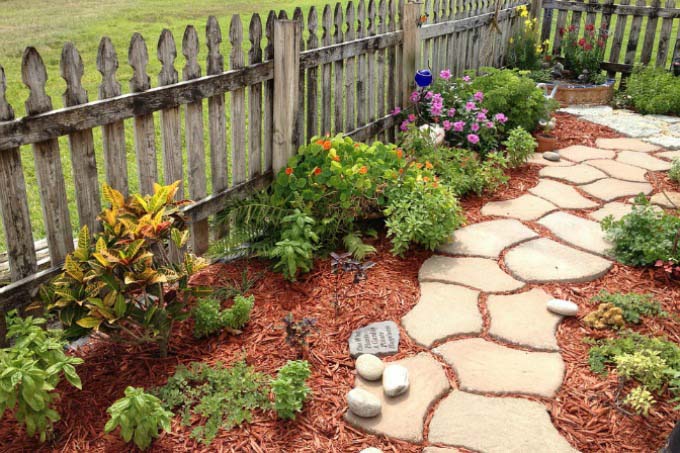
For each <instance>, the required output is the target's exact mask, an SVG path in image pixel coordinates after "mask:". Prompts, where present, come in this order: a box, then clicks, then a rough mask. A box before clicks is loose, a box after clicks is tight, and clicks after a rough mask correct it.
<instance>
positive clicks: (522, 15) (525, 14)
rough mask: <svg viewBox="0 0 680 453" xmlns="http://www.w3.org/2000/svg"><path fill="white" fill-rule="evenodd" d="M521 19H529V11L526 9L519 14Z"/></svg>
mask: <svg viewBox="0 0 680 453" xmlns="http://www.w3.org/2000/svg"><path fill="white" fill-rule="evenodd" d="M519 17H529V11H527V10H526V9H525V10H523V11H521V12H520V13H519Z"/></svg>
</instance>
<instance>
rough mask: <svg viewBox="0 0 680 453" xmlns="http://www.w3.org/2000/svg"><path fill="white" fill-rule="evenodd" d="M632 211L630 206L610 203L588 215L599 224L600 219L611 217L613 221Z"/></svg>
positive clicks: (616, 202) (615, 202) (618, 202)
mask: <svg viewBox="0 0 680 453" xmlns="http://www.w3.org/2000/svg"><path fill="white" fill-rule="evenodd" d="M632 210H633V205H632V204H627V203H621V202H620V201H612V202H610V203H607V204H606V205H604V206H602V207H601V208H600V209H598V210H597V211H594V212H591V213H590V214H588V215H589V216H590V217H592V218H593V219H595V220H597V221H598V222H601V221H602V219H604V218H605V217H607V216H609V215H611V216H612V217H613V218H614V220H619V219H620V218H621V217H623V216H624V215H626V214H629V213H630V212H631V211H632Z"/></svg>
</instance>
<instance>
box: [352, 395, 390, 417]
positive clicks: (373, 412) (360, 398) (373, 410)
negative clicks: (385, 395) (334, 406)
mask: <svg viewBox="0 0 680 453" xmlns="http://www.w3.org/2000/svg"><path fill="white" fill-rule="evenodd" d="M347 405H348V406H349V410H350V411H351V412H352V414H354V415H356V416H357V417H363V418H371V417H377V416H378V415H379V414H380V411H381V410H382V403H381V402H380V399H378V398H377V397H376V396H375V395H373V394H372V393H371V392H369V391H368V390H364V389H362V388H354V389H352V390H350V391H349V393H348V394H347Z"/></svg>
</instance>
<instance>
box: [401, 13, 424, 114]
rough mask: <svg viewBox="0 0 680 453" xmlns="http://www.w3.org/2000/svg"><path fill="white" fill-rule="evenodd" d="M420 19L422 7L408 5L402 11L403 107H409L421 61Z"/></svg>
mask: <svg viewBox="0 0 680 453" xmlns="http://www.w3.org/2000/svg"><path fill="white" fill-rule="evenodd" d="M419 18H420V5H418V4H417V3H406V4H404V9H403V10H402V16H401V23H402V27H403V30H404V40H403V46H404V47H403V58H402V62H401V64H402V80H401V81H402V86H401V88H400V90H401V99H402V105H408V103H409V96H410V94H411V90H412V89H413V74H415V72H416V68H417V66H416V65H417V64H418V62H419V61H420V55H419V54H420V28H419V27H418V19H419Z"/></svg>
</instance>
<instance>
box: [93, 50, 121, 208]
mask: <svg viewBox="0 0 680 453" xmlns="http://www.w3.org/2000/svg"><path fill="white" fill-rule="evenodd" d="M97 69H98V70H99V72H100V73H101V75H102V83H101V84H100V85H99V99H108V98H113V97H116V96H120V94H121V89H120V83H118V81H117V80H116V71H117V70H118V55H117V54H116V50H115V49H114V47H113V43H112V42H111V40H110V39H109V38H108V37H104V38H102V39H101V41H100V42H99V48H98V50H97ZM102 139H103V148H104V168H105V171H106V182H107V183H108V184H109V185H110V186H111V187H113V188H114V189H116V190H118V191H119V192H121V193H122V194H123V195H124V196H125V197H127V196H128V170H127V151H126V149H125V123H124V122H123V121H115V122H113V123H110V124H105V125H103V126H102Z"/></svg>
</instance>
